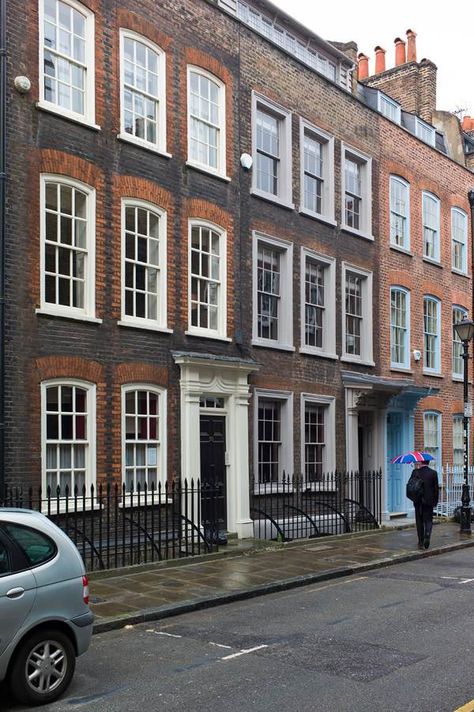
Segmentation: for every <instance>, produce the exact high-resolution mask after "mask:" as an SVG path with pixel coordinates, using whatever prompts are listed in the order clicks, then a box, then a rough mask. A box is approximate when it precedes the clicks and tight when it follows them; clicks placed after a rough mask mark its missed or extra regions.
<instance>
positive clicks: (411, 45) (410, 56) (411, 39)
mask: <svg viewBox="0 0 474 712" xmlns="http://www.w3.org/2000/svg"><path fill="white" fill-rule="evenodd" d="M407 62H416V32H413V30H407Z"/></svg>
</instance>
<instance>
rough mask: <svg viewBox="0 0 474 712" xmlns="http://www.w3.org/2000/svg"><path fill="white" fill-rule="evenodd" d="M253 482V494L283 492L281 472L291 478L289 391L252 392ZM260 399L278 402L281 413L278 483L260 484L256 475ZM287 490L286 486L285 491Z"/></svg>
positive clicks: (262, 390) (291, 454) (291, 433)
mask: <svg viewBox="0 0 474 712" xmlns="http://www.w3.org/2000/svg"><path fill="white" fill-rule="evenodd" d="M253 395H254V472H255V477H254V482H255V492H257V493H258V492H262V493H263V492H266V491H270V492H278V491H281V490H283V483H282V479H283V472H284V473H285V477H289V478H292V477H293V474H294V473H293V468H294V460H293V393H292V392H290V391H273V390H267V389H263V388H256V389H255V390H254V394H253ZM260 399H265V400H274V401H279V402H280V404H281V405H280V408H281V410H280V412H281V421H280V422H281V458H280V462H279V467H278V482H277V483H275V482H271V483H260V480H259V473H258V465H259V460H258V407H259V402H260ZM287 490H288V484H287V485H286V486H285V491H287Z"/></svg>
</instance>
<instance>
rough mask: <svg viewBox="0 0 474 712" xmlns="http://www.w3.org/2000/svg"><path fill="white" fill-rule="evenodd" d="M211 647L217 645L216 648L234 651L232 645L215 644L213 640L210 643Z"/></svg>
mask: <svg viewBox="0 0 474 712" xmlns="http://www.w3.org/2000/svg"><path fill="white" fill-rule="evenodd" d="M209 645H215V646H216V648H227V650H232V645H222V643H213V642H212V640H210V641H209Z"/></svg>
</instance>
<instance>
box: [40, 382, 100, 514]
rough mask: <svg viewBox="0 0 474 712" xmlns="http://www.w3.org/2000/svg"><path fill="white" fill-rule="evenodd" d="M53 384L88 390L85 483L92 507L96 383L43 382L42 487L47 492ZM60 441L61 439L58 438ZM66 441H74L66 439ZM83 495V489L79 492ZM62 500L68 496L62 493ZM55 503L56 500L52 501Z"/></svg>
mask: <svg viewBox="0 0 474 712" xmlns="http://www.w3.org/2000/svg"><path fill="white" fill-rule="evenodd" d="M51 386H53V387H54V386H76V387H78V388H82V389H84V390H85V391H86V392H87V412H86V415H87V440H86V441H85V442H87V451H86V460H85V470H86V473H85V478H84V484H85V489H86V499H87V502H86V507H87V508H92V506H93V503H92V502H91V486H92V485H94V486H95V484H96V467H97V462H96V437H95V436H96V432H97V429H96V385H95V383H91V382H89V381H81V380H78V379H75V378H51V379H49V380H47V381H42V382H41V489H42V491H43V492H44V493H46V490H47V485H46V449H47V448H46V445H47V426H46V391H47V389H48V388H49V387H51ZM58 442H61V441H59V439H58ZM64 442H65V443H67V442H72V441H68V440H65V441H64ZM79 494H80V495H81V496H82V491H81V492H80V493H79ZM71 497H72V498H74V490H72V491H70V493H69V498H71ZM53 499H56V493H55V491H53V490H52V491H51V500H53ZM60 500H66V497H65V496H64V495H63V494H61V497H60ZM52 504H53V505H54V502H52Z"/></svg>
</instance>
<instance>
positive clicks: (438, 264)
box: [423, 257, 443, 268]
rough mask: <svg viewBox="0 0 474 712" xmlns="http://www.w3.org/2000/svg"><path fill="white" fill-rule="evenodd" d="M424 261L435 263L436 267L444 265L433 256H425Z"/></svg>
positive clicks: (430, 263)
mask: <svg viewBox="0 0 474 712" xmlns="http://www.w3.org/2000/svg"><path fill="white" fill-rule="evenodd" d="M423 262H426V263H427V264H429V265H433V266H434V267H441V268H442V267H443V265H442V264H441V262H440V261H439V260H434V259H433V258H431V257H423Z"/></svg>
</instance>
